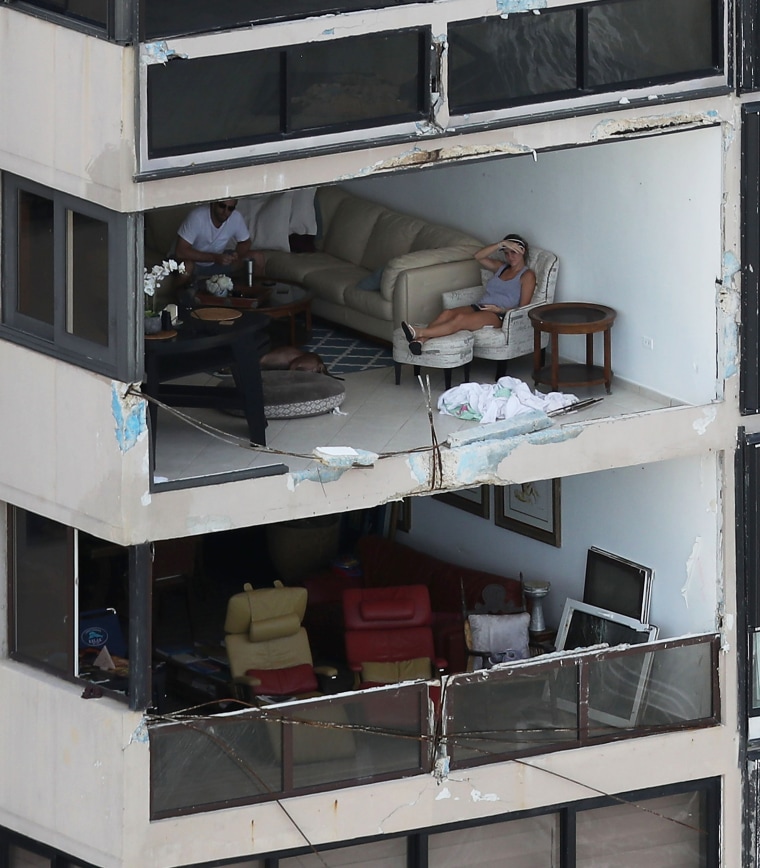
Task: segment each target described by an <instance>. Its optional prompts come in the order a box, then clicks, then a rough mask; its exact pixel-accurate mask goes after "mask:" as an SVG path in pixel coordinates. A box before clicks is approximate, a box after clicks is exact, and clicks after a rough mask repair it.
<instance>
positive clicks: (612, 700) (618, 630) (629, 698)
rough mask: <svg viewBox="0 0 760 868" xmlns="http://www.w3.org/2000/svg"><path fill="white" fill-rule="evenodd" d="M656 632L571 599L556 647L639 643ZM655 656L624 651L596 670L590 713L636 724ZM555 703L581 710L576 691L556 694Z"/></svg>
mask: <svg viewBox="0 0 760 868" xmlns="http://www.w3.org/2000/svg"><path fill="white" fill-rule="evenodd" d="M658 632H659V631H658V628H657V627H655V626H654V625H653V624H644V623H642V622H641V621H637V620H636V619H635V618H628V617H626V616H625V615H620V614H619V613H617V612H611V611H609V610H608V609H601V608H599V607H598V606H592V605H589V604H588V603H583V602H581V601H580V600H571V599H568V600H566V601H565V608H564V611H563V612H562V619H561V621H560V625H559V629H558V631H557V642H556V648H557V650H558V651H569V650H575V649H580V648H588V647H590V646H594V645H609V646H610V647H614V646H616V645H640V644H646V643H648V642H654V641H655V640H656V639H657V635H658ZM652 661H653V655H652V654H636V655H626V656H621V657H619V658H616V659H615V661H614V662H613V661H610V662H609V663H606V664H604V666H603V667H599V668H598V669H596V670H594V671H592V673H591V685H590V699H589V710H588V716H589V718H590V719H592V720H597V721H599V722H600V723H606V724H609V725H610V726H618V727H630V726H635V724H636V721H637V719H638V716H639V711H640V709H641V704H642V700H643V698H644V693H645V690H646V686H647V681H648V679H649V672H650V670H651V668H652ZM603 682H607V683H606V684H605V683H603ZM606 697H609V702H606V701H605V699H606ZM557 706H558V707H559V708H561V709H563V710H564V711H573V712H576V711H577V702H576V698H575V697H574V696H573V697H569V696H564V697H563V696H557Z"/></svg>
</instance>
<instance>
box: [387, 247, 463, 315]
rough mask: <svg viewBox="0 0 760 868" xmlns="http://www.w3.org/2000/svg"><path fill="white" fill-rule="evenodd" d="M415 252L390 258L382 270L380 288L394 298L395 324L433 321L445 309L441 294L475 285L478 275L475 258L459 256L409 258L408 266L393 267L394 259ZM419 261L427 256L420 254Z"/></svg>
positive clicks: (401, 258)
mask: <svg viewBox="0 0 760 868" xmlns="http://www.w3.org/2000/svg"><path fill="white" fill-rule="evenodd" d="M446 249H447V250H450V251H453V250H454V249H457V250H459V248H446ZM433 252H441V251H419V253H420V254H422V253H433ZM416 256H419V254H414V253H410V254H407V256H401V257H398V258H397V259H394V260H391V263H389V264H388V265H387V266H386V268H385V271H384V272H383V282H382V284H381V287H380V291H381V293H382V294H383V296H384V297H385V298H387V299H388V300H392V301H393V323H394V326H399V325H400V324H401V321H402V320H405V321H406V322H412V323H418V324H422V323H429V322H431V320H433V319H435V318H436V317H437V316H438V314H439V313H440V312H441V311H442V310H443V304H442V301H441V296H442V294H443V293H444V292H446V291H447V290H451V289H460V288H461V287H464V286H472V284H473V283H475V282H476V281H477V279H478V274H479V269H478V264H477V262H476V261H475V260H474V259H462V258H459V259H452V260H450V261H443V262H440V261H439V262H435V263H432V262H431V263H429V264H419V265H413V264H412V263H411V262H410V267H408V268H401V269H397V268H396V267H395V266H394V267H393V268H391V264H392V263H398V262H399V260H407V259H409V258H411V257H416ZM460 257H461V253H460ZM418 262H421V263H424V262H425V260H424V258H421V259H419V260H418Z"/></svg>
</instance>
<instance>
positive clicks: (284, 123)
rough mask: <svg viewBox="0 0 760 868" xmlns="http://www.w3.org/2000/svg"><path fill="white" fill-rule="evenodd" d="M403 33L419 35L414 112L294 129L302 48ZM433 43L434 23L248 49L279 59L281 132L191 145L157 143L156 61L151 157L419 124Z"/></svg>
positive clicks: (426, 108)
mask: <svg viewBox="0 0 760 868" xmlns="http://www.w3.org/2000/svg"><path fill="white" fill-rule="evenodd" d="M402 33H416V35H417V94H416V97H417V108H416V109H415V110H414V111H411V112H408V113H399V114H395V115H387V116H378V117H374V118H369V119H367V120H359V121H348V122H345V123H326V124H322V125H319V126H314V127H309V128H303V129H301V128H299V129H298V130H292V129H290V94H289V70H290V67H291V66H292V65H293V61H291V60H290V58H292V57H294V56H295V55H297V54H298V52H299V51H301V50H302V49H304V48H309V47H313V46H314V45H315V44H319V45H323V46H326V47H327V46H330V45H335V44H337V43H339V42H345V41H346V40H349V39H366V38H371V37H382V36H396V35H398V34H402ZM431 45H432V29H431V27H430V25H423V26H420V27H405V28H398V29H395V30H379V31H373V32H371V33H362V34H356V35H354V36H347V37H343V38H341V39H336V40H330V41H328V42H321V43H298V44H293V45H282V46H277V47H272V48H264V49H257V50H253V51H251V52H244V53H250V54H258V53H272V54H275V55H276V56H277V57H278V58H279V80H278V83H277V87H278V88H279V131H278V132H276V133H264V134H261V135H255V136H254V135H251V136H245V137H241V138H240V139H238V140H235V141H229V140H213V139H209V141H207V142H203V143H200V144H191V145H189V146H184V145H169V146H163V147H156V146H155V145H154V144H153V139H154V136H153V124H152V121H151V115H152V114H153V112H154V106H153V102H154V98H153V94H152V92H151V91H152V88H151V78H152V77H153V76H154V75H156V74H159V75H160V74H161V71H162V65H160V64H152V65H150V66H149V67H148V70H147V78H146V99H147V107H148V111H147V118H146V139H147V150H148V160H156V159H163V158H167V157H186V156H191V155H193V154H202V153H207V152H209V151H218V150H228V149H230V148H240V147H249V146H252V145H259V144H265V143H277V142H286V141H292V140H296V141H297V140H308V139H310V138H312V137H314V136H322V135H327V134H338V133H344V132H351V131H354V130H370V129H373V128H377V127H384V126H389V125H395V124H403V123H409V124H412V123H418V122H420V121H421V120H426V119H429V118H430V112H431V106H432V101H431V76H432V74H433V60H432V59H433V52H432V51H431ZM183 62H192V60H190V61H183V60H182V59H178V60H174V61H173V63H183Z"/></svg>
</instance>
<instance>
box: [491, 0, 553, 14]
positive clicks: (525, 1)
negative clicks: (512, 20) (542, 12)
mask: <svg viewBox="0 0 760 868" xmlns="http://www.w3.org/2000/svg"><path fill="white" fill-rule="evenodd" d="M546 4H547V0H496V11H497V12H498V13H499V15H501V17H502V18H505V17H506V16H507V15H512V14H513V13H516V12H535V13H536V14H538V10H539V9H546Z"/></svg>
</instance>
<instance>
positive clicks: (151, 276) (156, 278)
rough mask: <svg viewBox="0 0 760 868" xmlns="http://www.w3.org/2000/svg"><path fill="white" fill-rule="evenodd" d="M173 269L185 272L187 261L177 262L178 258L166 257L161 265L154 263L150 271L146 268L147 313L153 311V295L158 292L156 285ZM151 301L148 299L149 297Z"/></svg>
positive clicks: (144, 277) (181, 272) (144, 287)
mask: <svg viewBox="0 0 760 868" xmlns="http://www.w3.org/2000/svg"><path fill="white" fill-rule="evenodd" d="M173 271H176V272H178V273H179V274H184V273H185V263H184V262H177V260H176V259H165V260H164V261H163V262H162V263H161V264H160V265H154V266H153V268H151V270H150V271H148V269H147V268H146V269H145V271H144V274H143V292H144V293H145V295H146V299H145V310H146V312H147V313H153V301H152V299H153V296H154V295H155V294H156V287H157V286H158V284H159V283H161V281H162V280H163V279H164V278H165V277H168V276H169V275H170V274H171V273H172V272H173ZM149 298H150V299H151V301H148V299H149Z"/></svg>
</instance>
